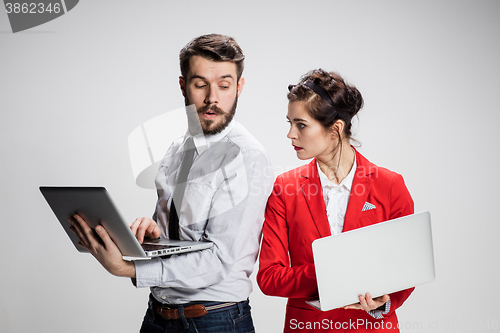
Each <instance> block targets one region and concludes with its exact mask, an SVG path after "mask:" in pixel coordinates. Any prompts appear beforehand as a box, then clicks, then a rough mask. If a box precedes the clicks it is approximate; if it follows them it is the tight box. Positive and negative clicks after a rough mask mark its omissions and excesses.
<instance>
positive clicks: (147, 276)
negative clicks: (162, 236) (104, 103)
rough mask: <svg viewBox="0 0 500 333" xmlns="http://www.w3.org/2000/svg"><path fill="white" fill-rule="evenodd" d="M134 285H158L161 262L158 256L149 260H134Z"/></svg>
mask: <svg viewBox="0 0 500 333" xmlns="http://www.w3.org/2000/svg"><path fill="white" fill-rule="evenodd" d="M134 265H135V276H136V287H137V288H145V287H155V286H158V285H160V280H161V271H162V269H161V262H160V258H154V259H149V260H134Z"/></svg>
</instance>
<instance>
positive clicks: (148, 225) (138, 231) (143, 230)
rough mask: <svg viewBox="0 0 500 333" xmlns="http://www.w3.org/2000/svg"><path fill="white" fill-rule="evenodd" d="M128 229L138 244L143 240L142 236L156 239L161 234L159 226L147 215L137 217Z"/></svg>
mask: <svg viewBox="0 0 500 333" xmlns="http://www.w3.org/2000/svg"><path fill="white" fill-rule="evenodd" d="M130 229H132V232H133V233H134V235H135V237H136V238H137V240H138V241H139V243H140V244H142V242H143V241H144V237H146V238H152V239H156V238H159V237H160V235H161V231H160V228H159V227H158V224H156V222H155V221H154V220H152V219H150V218H148V217H139V218H137V219H136V220H135V221H134V222H133V223H132V224H131V225H130Z"/></svg>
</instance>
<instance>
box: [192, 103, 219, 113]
mask: <svg viewBox="0 0 500 333" xmlns="http://www.w3.org/2000/svg"><path fill="white" fill-rule="evenodd" d="M208 111H212V112H213V113H215V114H224V113H225V112H224V111H223V110H222V109H219V108H218V107H217V105H215V104H207V105H205V106H204V107H202V108H199V109H198V113H205V112H208Z"/></svg>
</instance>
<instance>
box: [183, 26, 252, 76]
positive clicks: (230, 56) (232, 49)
mask: <svg viewBox="0 0 500 333" xmlns="http://www.w3.org/2000/svg"><path fill="white" fill-rule="evenodd" d="M195 55H198V56H201V57H203V58H205V59H208V60H212V61H230V62H234V63H235V64H236V74H237V81H239V80H240V77H241V74H242V73H243V68H244V65H243V61H244V60H245V56H244V55H243V51H242V50H241V48H240V46H239V45H238V43H236V41H235V40H234V38H232V37H229V36H224V35H219V34H209V35H203V36H199V37H196V38H194V39H193V40H192V41H190V42H189V43H187V45H186V46H184V47H183V48H182V50H181V52H180V53H179V60H180V65H181V75H182V76H183V77H186V75H187V73H188V72H189V59H191V57H192V56H195Z"/></svg>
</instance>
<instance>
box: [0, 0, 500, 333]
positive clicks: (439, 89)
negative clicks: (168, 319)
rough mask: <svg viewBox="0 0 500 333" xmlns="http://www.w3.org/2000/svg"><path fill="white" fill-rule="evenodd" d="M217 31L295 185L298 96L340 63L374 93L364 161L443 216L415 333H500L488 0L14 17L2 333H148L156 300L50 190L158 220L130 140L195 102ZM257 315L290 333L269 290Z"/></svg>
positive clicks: (2, 140)
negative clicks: (76, 224) (191, 67)
mask: <svg viewBox="0 0 500 333" xmlns="http://www.w3.org/2000/svg"><path fill="white" fill-rule="evenodd" d="M212 32H217V33H223V34H227V35H231V36H234V37H235V38H236V40H237V41H238V43H239V44H240V45H241V47H242V48H243V50H244V52H245V54H246V59H247V60H246V68H245V72H244V76H245V78H246V85H245V88H244V91H243V94H242V95H241V98H240V101H239V107H238V111H237V119H238V120H239V121H240V122H241V123H242V124H243V125H244V126H246V127H247V128H248V129H249V130H250V131H251V132H252V133H253V134H254V135H255V136H256V137H257V138H258V139H259V140H260V141H261V142H262V144H263V145H264V146H265V148H266V149H267V151H268V153H269V154H270V156H271V159H272V162H273V165H274V167H275V169H276V172H277V173H280V172H283V171H286V170H288V169H291V168H293V167H296V166H298V165H301V164H303V163H304V162H303V161H299V160H298V159H297V158H296V157H295V152H294V151H293V149H292V147H291V146H290V142H289V140H288V139H287V138H286V133H287V130H288V124H287V123H286V121H285V114H286V108H287V100H286V92H287V86H288V84H290V83H296V82H297V81H298V79H299V77H300V76H301V75H302V74H304V73H305V72H307V71H308V70H310V69H313V68H317V67H322V68H324V69H327V70H336V71H338V72H340V73H341V74H342V75H344V76H345V77H346V78H347V79H348V80H349V81H350V82H351V83H353V84H354V85H356V86H357V87H358V88H359V90H360V91H361V92H362V94H363V96H364V98H365V107H364V109H363V110H362V111H361V112H360V114H359V122H358V123H359V126H356V128H357V129H356V130H355V133H354V137H355V138H357V139H358V140H359V141H360V142H361V143H362V146H361V148H360V151H361V152H362V153H363V154H364V155H365V156H366V157H367V158H368V159H370V160H371V161H372V162H374V163H376V164H379V165H382V166H385V167H387V168H389V169H392V170H394V171H397V172H399V173H401V174H402V175H403V176H404V178H405V181H406V183H407V186H408V188H409V190H410V193H411V194H412V196H413V199H414V201H415V208H416V211H422V210H429V211H431V213H432V217H433V232H434V246H435V260H436V273H437V277H436V280H435V281H434V282H432V283H430V284H428V285H425V286H421V287H418V288H417V289H416V291H415V292H414V293H413V295H412V296H411V297H410V298H409V299H408V301H407V302H406V303H405V304H404V306H403V307H402V308H400V309H399V310H398V315H399V317H400V321H401V324H402V327H403V329H402V331H403V332H480V331H481V332H482V331H484V332H489V331H493V332H495V331H500V328H499V325H500V323H499V320H500V305H499V302H498V299H499V298H500V292H499V290H500V289H499V288H498V281H499V280H500V272H499V268H498V256H499V253H500V251H499V250H500V246H499V245H498V244H499V243H498V241H497V238H498V234H499V232H500V227H499V223H498V217H497V216H498V209H497V208H498V206H497V205H498V202H499V199H500V196H499V191H498V189H497V187H498V185H499V184H500V182H499V181H500V177H499V174H498V171H497V169H496V168H497V166H498V165H499V163H498V162H499V158H498V153H497V149H498V145H499V144H500V135H499V130H498V124H499V123H500V112H499V110H500V101H499V99H498V97H497V95H498V90H499V89H500V80H499V77H500V62H499V61H498V59H500V2H498V1H485V0H475V1H473V0H470V1H455V0H448V1H445V0H442V1H400V0H394V1H389V0H387V1H371V0H370V1H368V0H367V1H315V0H309V1H273V2H270V1H269V2H265V1H252V2H250V1H245V2H236V1H189V2H180V1H179V2H176V3H174V2H171V1H159V0H144V1H132V0H120V1H118V0H113V1H112V0H107V1H96V0H82V1H80V3H79V4H78V5H77V7H75V8H74V9H73V10H72V11H71V12H69V13H68V14H66V15H64V16H62V17H60V18H58V19H56V20H54V21H51V22H49V23H47V24H44V25H42V26H39V27H36V28H33V29H31V30H28V31H26V32H22V33H17V34H12V32H11V31H10V26H9V23H8V20H7V15H6V13H5V11H3V10H0V91H1V95H0V161H1V178H0V182H1V183H0V191H1V192H0V193H1V200H0V236H1V242H0V250H1V253H2V260H1V266H0V267H1V268H0V290H1V297H0V331H1V332H10V333H14V332H27V331H29V330H30V329H33V330H34V331H37V332H137V331H138V329H139V327H140V324H141V321H142V317H143V315H144V312H145V310H146V302H147V296H148V290H137V289H135V288H134V287H132V285H131V284H130V282H129V281H128V280H127V279H121V278H116V277H114V276H111V275H110V274H108V273H107V272H105V271H104V270H103V269H102V268H101V267H100V265H99V264H98V263H97V262H96V261H95V260H94V259H93V258H92V257H91V256H89V255H84V254H79V253H77V252H76V251H75V250H74V248H73V247H72V245H71V244H70V243H69V241H68V239H67V237H66V235H65V234H64V233H63V230H62V228H61V227H60V225H59V224H58V223H57V221H56V220H55V218H54V216H53V214H52V212H51V211H50V209H49V207H48V206H47V204H46V203H45V201H44V200H43V198H42V196H41V194H40V193H39V191H38V186H40V185H70V184H71V185H100V186H106V187H107V188H108V189H109V190H110V192H111V194H112V195H113V197H114V198H115V201H116V202H117V204H118V205H119V206H120V207H121V209H122V211H123V213H124V215H125V216H126V217H127V218H128V219H130V220H131V221H132V220H133V219H135V217H138V216H150V215H151V214H152V212H153V208H154V203H155V192H154V191H153V190H144V189H140V188H138V187H137V186H136V185H135V183H134V179H133V176H132V170H131V167H130V163H129V159H128V158H129V157H128V151H127V137H128V134H129V133H130V132H131V131H132V130H133V129H134V128H135V127H137V126H138V125H139V124H141V123H142V122H144V121H146V120H149V119H151V118H153V117H155V116H157V115H160V114H162V113H164V112H167V111H169V110H174V109H177V108H179V107H181V106H182V105H183V98H182V95H181V93H180V91H179V88H178V76H179V65H178V52H179V50H180V49H181V48H182V47H183V46H184V45H185V44H186V43H187V42H188V41H189V40H191V39H192V38H193V37H195V36H198V35H201V34H205V33H212ZM19 239H21V242H19ZM383 255H384V254H383V253H380V256H381V257H383ZM256 268H257V267H256ZM251 304H252V306H253V314H254V321H255V326H256V329H257V332H280V331H281V329H282V327H283V324H284V323H283V322H284V319H283V317H284V310H285V309H284V307H285V300H284V299H280V298H273V297H267V296H264V295H263V294H262V293H261V292H260V290H259V289H258V287H257V285H256V284H255V290H254V292H253V293H252V295H251Z"/></svg>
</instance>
